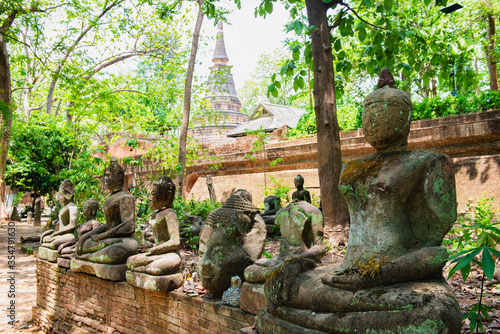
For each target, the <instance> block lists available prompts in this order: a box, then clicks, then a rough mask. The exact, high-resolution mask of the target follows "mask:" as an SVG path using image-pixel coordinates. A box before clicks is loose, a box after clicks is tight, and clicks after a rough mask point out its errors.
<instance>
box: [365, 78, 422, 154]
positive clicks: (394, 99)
mask: <svg viewBox="0 0 500 334" xmlns="http://www.w3.org/2000/svg"><path fill="white" fill-rule="evenodd" d="M412 110H413V107H412V104H411V100H410V96H409V95H408V94H407V93H406V92H403V91H401V90H399V89H396V88H389V87H386V88H381V89H377V90H376V91H374V92H372V93H370V94H369V95H368V96H367V97H366V98H365V101H364V102H363V118H362V120H363V131H364V134H365V139H366V141H367V142H368V143H369V144H370V145H372V146H373V147H375V148H376V149H377V152H379V153H381V152H390V151H399V150H405V149H406V147H407V145H408V134H409V132H410V124H411V115H412Z"/></svg>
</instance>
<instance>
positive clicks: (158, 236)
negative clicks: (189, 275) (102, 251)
mask: <svg viewBox="0 0 500 334" xmlns="http://www.w3.org/2000/svg"><path fill="white" fill-rule="evenodd" d="M174 197H175V184H174V183H173V182H172V179H171V178H170V177H168V176H162V177H161V178H160V179H159V180H158V181H155V182H154V183H153V185H152V188H151V192H150V195H149V207H150V208H151V209H152V210H154V212H153V214H152V216H151V219H150V220H149V226H150V227H151V232H152V233H153V238H154V244H153V247H151V248H149V250H148V251H147V252H145V253H141V254H137V255H133V256H131V257H129V258H128V259H127V267H128V271H127V274H126V278H127V282H128V283H129V284H131V285H133V286H137V287H140V288H143V289H147V290H153V291H170V290H173V289H176V288H178V287H180V286H181V285H182V283H183V276H182V273H180V272H179V268H180V266H181V258H180V256H179V243H180V241H179V222H178V220H177V215H176V213H175V211H174V210H173V209H172V205H173V202H174Z"/></svg>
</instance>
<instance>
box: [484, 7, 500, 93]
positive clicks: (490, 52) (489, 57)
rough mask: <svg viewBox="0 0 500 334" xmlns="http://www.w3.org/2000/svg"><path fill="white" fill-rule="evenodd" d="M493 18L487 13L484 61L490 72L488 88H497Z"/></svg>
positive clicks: (495, 89)
mask: <svg viewBox="0 0 500 334" xmlns="http://www.w3.org/2000/svg"><path fill="white" fill-rule="evenodd" d="M495 56H496V55H495V18H494V17H493V15H492V14H490V15H488V47H487V49H486V61H487V63H488V71H489V72H490V89H491V90H494V91H497V90H498V73H497V62H496V57H495Z"/></svg>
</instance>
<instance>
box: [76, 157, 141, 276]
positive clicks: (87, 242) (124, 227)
mask: <svg viewBox="0 0 500 334" xmlns="http://www.w3.org/2000/svg"><path fill="white" fill-rule="evenodd" d="M124 178H125V174H124V171H123V168H122V167H121V166H120V165H119V164H118V161H117V160H116V158H115V157H111V162H110V164H109V166H108V168H107V169H106V174H105V177H104V187H105V188H106V189H107V190H108V191H109V192H110V196H109V197H108V198H107V199H106V201H105V202H104V205H103V211H104V218H105V219H106V224H105V225H101V226H99V227H98V228H96V229H93V230H92V231H90V232H87V233H85V234H84V235H82V236H81V237H80V240H78V243H77V244H76V253H77V256H76V258H73V259H72V260H71V269H72V270H74V271H79V272H84V273H87V274H93V275H96V276H97V277H100V278H103V279H108V280H112V281H120V280H124V279H125V272H126V270H127V265H126V261H127V258H128V257H129V256H131V255H134V254H136V253H137V246H138V245H137V241H136V240H135V239H134V237H133V235H134V231H135V219H136V214H135V199H134V197H133V196H132V195H131V194H130V193H128V192H126V191H123V190H122V189H123V182H124Z"/></svg>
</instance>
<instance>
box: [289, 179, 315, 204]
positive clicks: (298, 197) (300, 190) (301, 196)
mask: <svg viewBox="0 0 500 334" xmlns="http://www.w3.org/2000/svg"><path fill="white" fill-rule="evenodd" d="M293 183H294V184H295V188H297V190H295V191H294V192H293V193H292V201H306V202H307V203H311V194H310V193H309V191H307V190H305V189H304V178H303V177H302V175H297V176H296V177H295V179H293Z"/></svg>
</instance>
